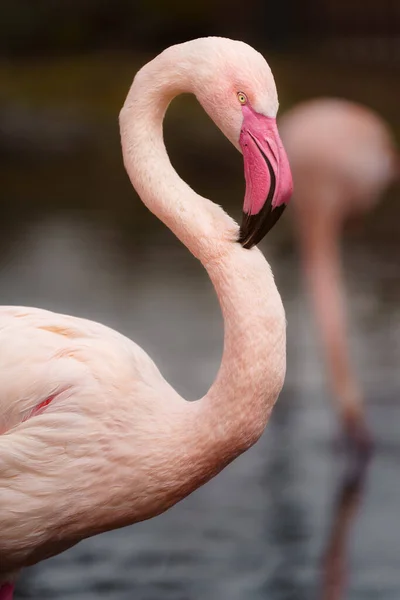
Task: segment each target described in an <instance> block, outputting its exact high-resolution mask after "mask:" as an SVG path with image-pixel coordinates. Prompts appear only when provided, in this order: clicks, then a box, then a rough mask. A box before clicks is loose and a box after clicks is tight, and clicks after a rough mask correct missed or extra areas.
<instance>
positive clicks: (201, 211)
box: [0, 38, 292, 600]
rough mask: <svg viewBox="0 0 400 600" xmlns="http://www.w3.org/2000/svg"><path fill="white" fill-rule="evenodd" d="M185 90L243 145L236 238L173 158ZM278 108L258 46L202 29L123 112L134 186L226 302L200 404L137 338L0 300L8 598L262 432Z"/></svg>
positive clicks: (279, 317) (278, 190)
mask: <svg viewBox="0 0 400 600" xmlns="http://www.w3.org/2000/svg"><path fill="white" fill-rule="evenodd" d="M182 92H192V93H194V94H195V95H196V96H197V98H198V100H199V102H200V103H201V104H202V106H203V107H204V109H205V110H206V112H207V113H208V114H209V115H210V117H211V118H212V119H213V120H214V122H215V123H216V124H217V125H218V126H219V127H220V129H221V130H222V131H223V132H224V133H225V135H226V136H227V137H228V138H229V139H230V141H231V142H232V143H233V144H234V145H235V146H236V148H238V149H239V150H241V151H242V152H243V156H244V168H245V178H246V195H245V201H244V215H243V222H242V226H241V228H240V233H239V229H238V227H237V224H236V223H235V222H234V221H233V220H232V219H231V218H230V217H229V216H228V215H227V214H226V213H225V212H224V211H223V210H222V208H220V207H219V206H216V205H215V204H214V203H213V202H211V201H210V200H207V199H205V198H203V197H201V196H199V195H198V194H196V193H195V192H194V191H193V190H192V189H191V188H190V187H189V186H188V185H187V184H186V183H184V181H182V179H180V177H179V176H178V174H177V173H176V172H175V171H174V169H173V167H172V165H171V163H170V161H169V159H168V155H167V152H166V149H165V146H164V141H163V135H162V122H163V118H164V114H165V111H166V109H167V107H168V104H169V103H170V101H171V100H172V99H173V97H174V96H176V95H177V94H180V93H182ZM277 109H278V100H277V93H276V88H275V83H274V79H273V76H272V73H271V71H270V68H269V66H268V64H267V63H266V62H265V60H264V58H263V57H262V56H261V54H259V53H258V52H256V51H255V50H254V49H252V48H251V47H249V46H247V45H246V44H244V43H242V42H236V41H231V40H228V39H222V38H205V39H199V40H194V41H191V42H187V43H184V44H181V45H177V46H173V47H171V48H169V49H167V50H165V51H164V52H163V53H162V54H160V55H159V56H158V57H157V58H155V59H154V60H153V61H151V62H150V63H148V64H147V65H145V66H144V67H143V68H142V69H141V70H140V71H139V72H138V73H137V75H136V77H135V79H134V81H133V84H132V87H131V89H130V92H129V94H128V97H127V99H126V102H125V104H124V107H123V109H122V111H121V114H120V127H121V139H122V148H123V156H124V162H125V166H126V169H127V172H128V174H129V177H130V179H131V181H132V184H133V185H134V187H135V188H136V190H137V191H138V193H139V195H140V196H141V199H142V200H143V202H144V203H145V204H146V206H147V207H148V208H149V209H150V210H151V211H152V212H153V213H154V214H155V215H156V216H157V217H158V218H160V219H161V220H162V221H163V222H164V223H165V224H166V225H167V226H168V227H169V228H170V229H172V231H173V232H174V233H175V234H176V235H177V237H178V238H179V239H180V240H181V241H182V242H183V243H184V244H185V245H186V246H187V247H188V249H189V250H190V251H191V252H192V253H193V254H194V255H195V256H196V257H197V258H198V259H199V260H200V262H201V263H202V265H203V266H204V267H205V269H206V270H207V272H208V274H209V276H210V278H211V281H212V282H213V284H214V286H215V289H216V292H217V295H218V298H219V301H220V304H221V309H222V312H223V317H224V324H225V334H224V352H223V357H222V363H221V367H220V370H219V372H218V375H217V378H216V380H215V382H214V383H213V384H212V386H211V388H210V390H209V391H208V393H207V394H206V395H205V396H204V397H203V398H202V399H200V400H198V401H197V402H187V401H186V400H184V399H183V398H181V397H180V396H179V395H178V394H177V393H176V392H175V390H174V389H172V388H171V386H170V385H169V384H168V383H167V382H166V381H165V380H164V379H163V377H162V376H161V374H160V372H159V371H158V369H157V367H156V366H155V364H154V363H153V362H152V360H151V359H150V358H149V356H148V355H147V354H146V353H145V352H144V351H143V350H142V349H141V348H140V347H138V346H137V345H136V344H134V343H133V342H132V341H131V340H129V339H127V338H125V337H124V336H123V335H120V334H119V333H117V332H115V331H113V330H111V329H108V328H107V327H105V326H104V325H100V324H98V323H94V322H91V321H87V320H84V319H79V318H74V317H70V316H64V315H59V314H54V313H52V312H48V311H45V310H40V309H36V308H20V307H2V308H1V310H0V356H1V367H2V373H3V383H2V391H1V395H0V431H1V433H2V435H0V531H1V536H0V577H1V579H0V580H1V581H2V582H3V586H2V588H1V590H0V598H1V600H10V598H11V597H12V594H13V581H14V577H15V574H16V573H17V572H18V571H19V569H21V568H23V567H24V566H26V565H32V564H35V563H37V562H38V561H40V560H42V559H45V558H47V557H49V556H52V555H55V554H57V553H60V552H62V551H63V550H65V549H67V548H69V547H70V546H72V545H74V544H76V543H78V542H79V541H80V540H82V539H83V538H87V537H89V536H92V535H95V534H98V533H101V532H104V531H107V530H110V529H114V528H118V527H123V526H125V525H128V524H131V523H135V522H137V521H141V520H144V519H149V518H151V517H153V516H155V515H158V514H159V513H162V512H163V511H165V510H167V509H168V508H169V507H171V506H172V505H173V504H175V503H176V502H178V501H179V500H181V499H182V498H184V497H185V496H187V495H188V494H190V493H191V492H192V491H193V490H195V489H196V488H198V487H199V486H201V485H202V484H203V483H205V482H206V481H208V480H209V479H210V478H211V477H213V476H214V475H216V474H217V473H218V472H219V471H221V470H222V469H223V468H224V467H225V466H226V465H227V464H228V463H230V462H231V461H232V460H234V459H235V457H237V456H238V455H239V454H241V453H242V452H244V451H245V450H246V449H247V448H249V447H250V446H251V445H252V444H254V443H255V442H256V441H257V439H258V438H259V437H260V435H261V433H262V432H263V430H264V428H265V426H266V423H267V421H268V418H269V415H270V413H271V410H272V408H273V406H274V403H275V402H276V400H277V397H278V395H279V392H280V390H281V387H282V384H283V380H284V375H285V359H286V351H285V346H286V335H285V315H284V310H283V306H282V302H281V298H280V296H279V293H278V291H277V288H276V286H275V283H274V278H273V275H272V273H271V269H270V267H269V265H268V264H267V262H266V261H265V259H264V257H263V255H262V254H261V252H260V251H259V250H258V249H257V248H255V247H254V248H252V246H254V245H255V244H256V243H257V242H258V241H259V240H260V239H261V238H262V237H263V236H264V235H265V233H266V232H267V231H268V229H270V227H271V226H272V225H273V224H274V223H275V222H276V220H277V218H278V217H279V215H280V214H281V213H282V210H283V208H284V206H285V204H286V203H287V202H288V200H289V197H290V194H291V188H292V180H291V174H290V169H289V165H288V161H287V157H286V154H285V152H284V149H283V147H282V144H281V141H280V138H279V135H278V131H277V127H276V122H275V116H276V112H277ZM239 239H240V242H241V243H237V242H238V241H239ZM244 248H246V249H244ZM250 248H252V249H251V250H250Z"/></svg>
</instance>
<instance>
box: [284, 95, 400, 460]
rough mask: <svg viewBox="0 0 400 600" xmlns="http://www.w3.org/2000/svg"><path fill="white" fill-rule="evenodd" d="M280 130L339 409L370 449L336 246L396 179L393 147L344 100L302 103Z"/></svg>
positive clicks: (368, 114)
mask: <svg viewBox="0 0 400 600" xmlns="http://www.w3.org/2000/svg"><path fill="white" fill-rule="evenodd" d="M279 125H280V129H281V134H282V140H283V142H284V144H285V148H286V150H287V153H288V157H289V161H290V165H291V168H292V172H293V180H294V185H295V200H294V202H293V204H294V207H295V208H294V210H295V213H296V217H297V218H296V225H297V230H298V235H299V240H300V248H301V252H302V258H303V266H304V271H305V274H306V277H307V279H308V283H309V286H310V290H311V295H312V300H313V303H314V309H315V314H316V319H317V324H318V326H319V329H320V334H321V338H322V342H323V345H324V350H325V354H326V361H327V366H328V370H329V372H330V378H331V384H332V389H333V393H334V395H335V397H336V400H337V408H338V412H339V415H340V418H341V421H342V423H343V427H344V431H345V433H346V436H347V440H348V441H349V442H350V443H351V445H352V446H353V447H355V448H356V449H358V450H360V449H361V448H364V449H367V448H370V436H369V433H368V430H367V426H366V423H365V415H364V406H363V400H362V392H361V390H360V387H359V384H358V382H357V379H356V377H355V375H354V372H353V369H352V367H351V365H350V359H349V351H348V347H347V341H346V323H345V309H344V286H343V282H342V273H341V264H340V256H339V243H340V232H341V227H342V226H343V224H344V222H345V221H346V220H347V219H348V218H350V217H352V216H353V215H357V214H360V213H364V212H366V211H368V210H369V209H372V208H373V206H374V205H375V203H376V202H377V201H378V200H379V198H380V196H381V195H382V193H383V192H384V190H385V188H386V187H387V186H388V185H389V184H390V183H391V182H392V180H393V179H394V177H395V176H396V173H397V160H398V159H397V157H396V152H395V147H394V143H393V140H392V138H391V135H390V132H389V130H388V127H387V126H386V124H385V123H384V122H383V121H382V119H381V118H380V117H378V116H377V115H376V114H375V113H373V112H372V111H371V110H369V109H367V108H364V107H363V106H359V105H357V104H354V103H351V102H348V101H345V100H340V99H330V98H326V99H325V98H321V99H315V100H311V101H308V102H304V103H302V104H299V105H297V106H296V107H294V108H293V109H292V110H290V111H288V112H287V113H285V115H284V116H283V117H282V119H281V120H280V123H279ZM354 441H355V442H356V446H354V444H353V442H354Z"/></svg>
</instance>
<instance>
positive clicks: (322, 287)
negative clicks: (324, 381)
mask: <svg viewBox="0 0 400 600" xmlns="http://www.w3.org/2000/svg"><path fill="white" fill-rule="evenodd" d="M313 225H314V226H313V227H307V228H306V229H304V230H303V232H302V234H301V235H302V240H301V247H302V254H303V261H304V267H305V272H306V276H307V278H308V280H309V284H310V288H311V295H312V302H313V304H314V309H315V315H316V321H317V323H318V325H319V330H320V332H321V338H322V343H323V346H324V350H325V354H326V358H327V364H328V370H329V374H330V378H331V382H332V388H333V391H334V394H335V395H336V397H337V398H338V400H339V403H340V410H341V412H342V413H343V414H344V415H345V416H346V414H347V416H354V415H355V414H358V413H359V412H360V411H361V393H360V390H359V387H358V384H357V381H356V378H355V375H354V373H353V370H352V367H351V361H350V356H349V349H348V344H347V318H346V306H345V291H344V283H343V273H342V268H341V256H340V246H339V233H340V232H339V228H338V226H337V225H336V224H335V223H333V222H330V221H329V220H328V219H323V220H322V219H321V222H320V223H319V222H317V220H316V221H315V222H314V224H313Z"/></svg>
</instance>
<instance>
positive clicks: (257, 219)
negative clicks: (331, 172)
mask: <svg viewBox="0 0 400 600" xmlns="http://www.w3.org/2000/svg"><path fill="white" fill-rule="evenodd" d="M242 111H243V124H242V130H241V133H240V138H239V144H240V147H241V149H242V153H243V159H244V176H245V179H246V195H245V198H244V205H243V219H242V225H241V227H240V237H239V241H240V243H241V244H242V246H243V247H244V248H251V247H252V246H254V245H255V244H258V242H260V240H262V238H263V237H264V236H265V235H266V234H267V233H268V231H269V230H270V229H271V228H272V227H273V226H274V225H275V223H276V222H277V220H278V219H279V217H280V216H281V214H282V213H283V211H284V209H285V207H286V205H287V204H288V202H289V200H290V197H291V195H292V192H293V181H292V174H291V172H290V166H289V161H288V158H287V156H286V152H285V150H284V148H283V145H282V141H281V139H280V137H279V133H278V128H277V126H276V121H275V119H274V118H272V117H265V116H264V115H261V114H259V113H256V112H255V111H254V110H253V109H252V108H251V107H250V106H249V105H245V106H243V107H242Z"/></svg>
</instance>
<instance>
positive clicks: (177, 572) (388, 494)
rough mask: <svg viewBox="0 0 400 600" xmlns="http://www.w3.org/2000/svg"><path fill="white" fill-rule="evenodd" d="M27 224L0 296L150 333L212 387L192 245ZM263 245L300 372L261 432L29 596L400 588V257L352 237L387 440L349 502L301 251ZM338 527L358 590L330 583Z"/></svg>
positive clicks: (375, 594) (213, 329) (208, 336)
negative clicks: (128, 240)
mask: <svg viewBox="0 0 400 600" xmlns="http://www.w3.org/2000/svg"><path fill="white" fill-rule="evenodd" d="M16 236H17V232H16V233H15V235H14V234H10V237H9V240H8V247H7V252H6V254H5V256H6V257H7V260H6V261H4V262H3V264H2V267H1V270H0V285H1V290H2V303H5V304H7V303H13V304H21V305H23V304H27V305H37V306H42V307H45V308H50V309H53V310H57V311H61V312H63V311H64V312H68V313H71V314H75V315H79V316H85V317H89V318H93V319H96V320H99V321H102V322H104V323H107V324H108V325H110V326H113V327H115V328H116V329H118V330H120V331H121V332H123V333H125V334H126V335H128V336H130V337H132V338H134V339H135V341H137V342H138V343H140V344H141V345H142V346H143V347H144V348H145V350H146V351H148V352H149V354H150V355H151V356H152V357H153V358H154V359H155V360H156V362H157V364H158V365H159V366H160V368H161V371H162V372H163V374H164V375H165V377H167V378H168V379H169V380H170V381H171V382H172V384H173V385H175V387H176V388H177V389H178V390H179V392H181V393H182V394H183V395H185V396H186V397H188V398H195V397H199V396H201V395H202V394H203V393H204V392H205V391H206V390H207V388H208V386H209V385H210V383H211V381H212V379H213V377H214V376H215V374H216V371H217V368H218V365H219V360H220V356H221V350H222V320H221V316H220V313H219V308H218V304H217V301H216V298H215V297H214V293H213V290H212V288H211V285H210V284H209V282H208V280H207V277H206V275H205V273H204V272H203V271H202V269H201V267H200V266H199V265H198V264H197V263H196V261H195V260H194V259H192V258H191V257H190V256H188V254H187V253H186V252H185V250H184V249H182V248H180V246H179V247H178V246H173V245H170V244H167V243H165V244H164V242H163V241H162V240H161V239H160V240H158V239H154V238H151V237H150V238H148V240H147V241H146V243H145V244H144V246H141V247H140V248H139V246H138V247H137V248H136V247H134V246H133V247H131V248H130V250H128V249H126V248H125V249H124V244H123V243H122V242H121V239H120V234H119V232H118V231H113V230H110V229H109V228H108V229H107V230H105V229H102V228H100V227H97V226H94V225H93V223H92V222H91V221H90V220H89V219H86V218H83V217H82V216H79V215H76V214H75V215H73V214H71V215H69V214H68V215H65V214H64V215H61V216H53V217H51V218H50V217H49V218H46V219H43V220H38V221H36V222H35V223H32V224H30V225H28V226H27V228H25V230H24V236H23V237H22V236H20V237H16ZM266 253H267V256H268V257H269V258H270V260H271V263H272V266H273V269H274V272H275V273H276V279H277V282H278V285H279V288H280V290H281V293H282V296H283V299H284V303H285V306H286V311H287V319H288V374H287V380H286V384H285V388H284V391H283V393H282V394H281V397H280V400H279V402H278V404H277V406H276V409H275V411H274V413H273V416H272V418H271V420H270V423H269V425H268V428H267V430H266V432H265V434H264V436H263V437H262V439H261V440H260V442H259V443H258V444H257V445H256V446H255V447H253V448H252V449H251V450H249V451H248V452H247V453H246V454H245V455H243V456H241V457H240V458H239V459H237V460H236V461H235V462H234V463H233V464H232V465H230V466H229V467H228V468H227V469H225V471H224V472H223V473H221V474H220V475H219V476H218V477H217V478H215V479H214V480H213V481H211V482H209V483H208V484H207V485H205V486H204V487H202V488H201V489H199V490H198V491H197V492H195V493H194V494H192V495H191V496H190V497H189V498H187V499H186V500H184V501H183V502H181V503H180V504H179V505H177V506H175V507H174V508H173V509H171V510H170V511H168V512H167V513H165V514H164V515H161V516H160V517H157V518H156V519H153V520H151V521H148V522H145V523H140V524H138V525H135V526H133V527H129V528H126V529H123V530H119V531H115V532H111V533H108V534H103V535H101V536H98V537H95V538H92V539H89V540H86V541H85V542H82V543H81V544H79V545H78V546H76V547H74V548H72V549H70V550H69V551H68V552H65V553H64V554H62V555H60V556H58V557H56V558H53V559H51V560H48V561H46V562H44V563H42V564H40V565H37V566H35V567H32V568H31V569H28V570H26V571H25V573H24V574H23V576H22V577H21V579H20V581H19V583H18V587H17V599H18V598H28V597H30V598H37V599H39V598H40V599H42V598H57V599H59V600H61V599H64V598H65V599H67V598H74V599H76V600H92V599H95V598H114V599H115V600H123V599H128V598H129V599H131V598H135V600H164V599H165V600H168V599H171V600H172V599H173V600H198V599H199V600H200V599H205V598H210V599H212V600H217V599H218V600H250V599H251V600H258V599H260V600H261V599H267V598H268V600H291V599H293V600H302V599H304V600H309V599H310V598H316V599H318V600H334V599H338V598H339V597H343V598H344V597H347V598H350V599H352V600H358V599H359V600H361V599H362V600H367V599H374V600H375V599H376V598H379V599H380V600H398V598H399V597H400V570H399V568H398V565H399V558H400V519H399V511H400V509H399V506H400V478H399V475H398V470H399V467H398V465H399V454H400V427H399V425H400V423H399V415H400V413H399V409H400V404H399V390H400V386H399V378H398V367H399V361H400V319H399V317H400V305H399V303H398V299H399V290H400V285H399V281H400V277H399V275H400V267H399V264H398V261H397V260H396V258H395V257H394V256H393V255H391V254H390V253H389V252H387V253H385V252H383V253H380V254H379V255H378V254H377V253H376V252H375V251H374V249H373V248H369V247H368V248H367V247H364V246H360V245H359V244H353V245H350V246H347V247H346V265H347V267H346V272H347V275H348V280H349V296H350V303H351V307H352V318H353V320H352V327H353V328H354V332H357V336H356V334H355V333H353V334H352V346H353V350H354V354H355V357H356V363H357V365H358V368H359V372H360V376H361V378H362V381H363V385H364V388H365V390H366V396H367V406H368V415H369V419H370V422H371V424H372V428H373V431H374V434H375V437H376V441H377V449H376V454H375V456H374V459H373V461H372V464H371V466H370V469H369V471H368V473H367V478H366V481H365V482H364V484H365V485H364V488H363V492H364V493H363V494H362V493H361V491H360V490H358V489H353V488H351V486H350V491H349V489H347V492H346V488H345V489H344V492H346V493H347V496H346V493H344V498H347V500H348V503H347V504H346V503H344V504H340V503H339V504H338V503H337V500H338V498H340V494H341V493H343V489H342V486H343V485H344V480H343V477H344V471H343V464H342V460H341V456H340V454H339V453H338V452H337V450H336V449H335V444H334V442H335V440H336V436H337V428H336V421H335V418H334V415H333V411H332V407H331V404H330V402H329V395H328V393H327V390H326V387H325V376H324V370H323V363H322V359H321V357H320V352H319V348H318V345H317V342H316V338H315V335H314V334H315V331H314V326H313V323H312V319H311V316H310V314H309V309H308V305H307V302H306V300H305V297H304V294H303V290H302V287H301V281H300V277H299V274H298V270H297V267H298V265H297V261H296V256H295V255H294V254H293V253H292V252H289V251H287V250H285V249H283V248H281V247H278V246H277V247H275V246H274V244H273V238H272V241H271V242H270V243H269V246H267V248H266ZM341 511H342V512H341ZM347 519H348V521H347ZM332 527H333V531H334V532H336V533H337V532H339V531H342V530H343V536H344V538H343V543H342V544H339V557H340V556H342V555H343V556H342V558H343V561H344V563H343V564H344V565H345V566H346V568H347V569H348V572H347V575H348V581H349V589H348V594H347V596H346V595H343V596H341V595H340V594H339V595H336V596H333V595H331V596H329V595H328V594H327V593H325V592H323V591H322V587H323V584H322V582H323V580H324V573H325V575H329V572H330V570H331V567H332V565H331V562H332V561H331V562H330V561H329V560H324V557H326V553H327V551H328V548H329V547H331V549H332V545H331V544H332V543H333V542H332V538H331V528H332ZM342 528H343V529H342ZM347 538H348V539H347ZM346 547H347V548H348V557H347V556H346V553H345V549H346ZM328 555H329V553H328ZM335 564H336V563H335ZM338 564H340V563H338ZM326 569H328V572H327V571H326ZM340 573H341V572H340V571H339V574H338V573H336V574H335V573H334V574H333V578H334V579H335V578H336V579H337V580H338V581H340V580H341V578H342V575H341V574H340Z"/></svg>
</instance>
